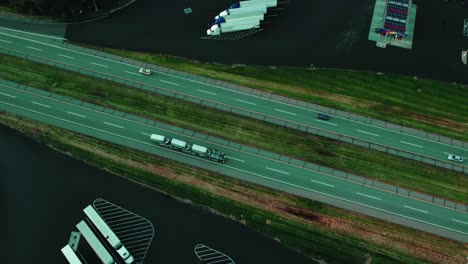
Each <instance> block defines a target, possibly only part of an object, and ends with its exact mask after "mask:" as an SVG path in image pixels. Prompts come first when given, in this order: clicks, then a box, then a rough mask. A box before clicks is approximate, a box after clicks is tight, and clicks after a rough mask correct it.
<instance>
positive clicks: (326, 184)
mask: <svg viewBox="0 0 468 264" xmlns="http://www.w3.org/2000/svg"><path fill="white" fill-rule="evenodd" d="M310 181H312V182H315V183H318V184H322V185H325V186H329V187H335V185H331V184H328V183H324V182H320V181H316V180H312V179H311V180H310Z"/></svg>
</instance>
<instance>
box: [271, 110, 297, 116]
mask: <svg viewBox="0 0 468 264" xmlns="http://www.w3.org/2000/svg"><path fill="white" fill-rule="evenodd" d="M275 111H278V112H281V113H285V114H289V115H296V114H295V113H291V112H288V111H284V110H281V109H275Z"/></svg>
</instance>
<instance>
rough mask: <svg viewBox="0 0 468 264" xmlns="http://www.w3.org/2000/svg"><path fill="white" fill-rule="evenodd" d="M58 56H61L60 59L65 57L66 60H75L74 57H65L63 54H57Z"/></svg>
mask: <svg viewBox="0 0 468 264" xmlns="http://www.w3.org/2000/svg"><path fill="white" fill-rule="evenodd" d="M57 55H59V56H60V57H64V58H67V59H71V60H74V59H75V58H73V57H70V56H67V55H63V54H60V53H57Z"/></svg>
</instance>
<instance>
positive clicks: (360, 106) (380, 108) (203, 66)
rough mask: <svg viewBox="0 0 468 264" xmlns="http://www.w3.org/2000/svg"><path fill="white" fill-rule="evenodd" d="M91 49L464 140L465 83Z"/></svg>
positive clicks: (467, 124)
mask: <svg viewBox="0 0 468 264" xmlns="http://www.w3.org/2000/svg"><path fill="white" fill-rule="evenodd" d="M92 48H94V49H99V50H102V51H104V52H108V53H111V54H115V55H119V56H124V57H128V58H133V59H136V60H140V61H145V62H147V63H153V64H157V65H161V66H165V67H168V68H171V69H176V70H180V71H184V72H189V73H193V74H196V75H200V76H204V77H208V78H213V79H218V80H223V81H226V82H230V83H234V84H238V85H242V86H247V87H251V88H254V89H258V90H263V91H267V92H271V93H275V94H278V95H284V96H287V97H291V98H295V99H298V100H302V101H307V102H311V103H316V104H319V105H324V106H328V107H332V108H336V109H339V110H343V111H349V112H352V113H356V114H360V115H363V116H368V117H372V118H376V119H380V120H385V121H388V122H392V123H395V124H400V125H404V126H408V127H413V128H416V129H421V130H424V131H428V132H433V133H436V134H440V135H445V136H448V137H452V138H456V139H460V140H464V141H468V133H466V131H468V107H467V103H466V94H467V92H468V87H467V86H461V85H454V84H451V83H444V82H439V81H433V80H427V79H420V78H418V79H416V80H415V79H413V78H412V77H405V76H398V75H392V74H384V75H378V74H375V73H371V72H358V71H349V70H333V69H317V70H312V69H304V68H293V67H248V66H242V65H232V66H230V65H222V64H209V63H200V62H196V61H191V60H187V59H183V58H179V57H174V56H166V55H157V54H146V53H140V52H132V51H127V50H126V51H122V50H117V49H110V48H100V47H92Z"/></svg>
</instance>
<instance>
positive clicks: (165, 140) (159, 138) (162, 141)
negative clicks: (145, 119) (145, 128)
mask: <svg viewBox="0 0 468 264" xmlns="http://www.w3.org/2000/svg"><path fill="white" fill-rule="evenodd" d="M150 139H151V140H152V141H155V142H158V143H159V145H167V144H169V143H170V142H171V139H170V138H168V137H165V136H163V135H158V134H151V136H150Z"/></svg>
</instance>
